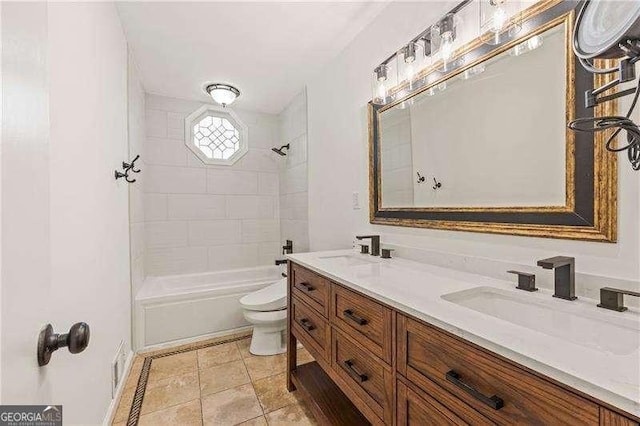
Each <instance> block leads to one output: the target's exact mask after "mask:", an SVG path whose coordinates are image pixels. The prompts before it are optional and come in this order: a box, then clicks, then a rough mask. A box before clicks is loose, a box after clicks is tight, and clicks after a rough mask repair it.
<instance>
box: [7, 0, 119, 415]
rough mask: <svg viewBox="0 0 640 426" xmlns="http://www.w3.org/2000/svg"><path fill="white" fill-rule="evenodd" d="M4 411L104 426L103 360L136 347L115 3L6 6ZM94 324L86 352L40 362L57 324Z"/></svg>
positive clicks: (106, 363)
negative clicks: (34, 407)
mask: <svg viewBox="0 0 640 426" xmlns="http://www.w3.org/2000/svg"><path fill="white" fill-rule="evenodd" d="M1 15H2V44H3V46H2V47H3V52H2V56H3V57H2V63H3V69H2V88H3V93H2V94H3V103H2V112H3V117H2V125H3V129H2V135H3V140H2V153H1V155H2V157H1V160H2V161H1V173H2V176H1V179H0V185H1V191H2V204H1V207H0V212H1V214H2V222H1V223H2V226H1V229H0V232H1V238H2V248H1V255H2V265H1V266H2V283H1V285H2V296H1V301H2V310H1V311H0V313H1V317H0V318H1V321H2V325H1V327H2V328H1V332H2V334H1V335H0V339H1V340H0V343H1V344H0V346H1V354H0V356H1V358H0V360H1V370H0V374H1V375H2V378H1V384H2V386H1V392H2V394H1V398H2V403H3V404H10V403H11V404H37V403H42V404H62V405H63V413H64V421H65V424H99V423H101V422H102V421H103V419H104V416H105V414H106V413H107V409H108V407H109V404H110V403H111V401H112V399H111V396H112V395H111V382H112V380H111V364H112V361H113V359H114V357H115V355H116V350H117V348H118V345H119V344H120V342H121V341H124V343H125V346H126V349H127V351H128V350H129V348H130V331H131V316H130V300H131V296H130V276H129V269H130V268H129V231H128V186H127V185H128V184H127V183H126V182H124V180H122V179H121V180H118V181H116V180H115V179H114V176H113V173H114V170H115V169H118V168H120V166H121V163H122V161H123V160H128V149H127V46H126V40H125V38H124V34H123V31H122V28H121V26H120V21H119V19H118V15H117V12H116V9H115V6H114V5H113V4H112V3H93V2H85V3H46V2H39V3H3V4H2V11H1ZM78 321H84V322H87V323H88V324H89V326H90V327H91V340H90V343H89V347H88V348H87V349H86V350H85V351H84V352H82V353H80V354H77V355H72V354H70V353H69V352H68V350H67V349H66V348H62V349H60V350H58V351H57V352H55V353H54V354H53V356H52V358H51V362H50V363H49V365H47V366H45V367H38V365H37V362H36V341H37V334H38V332H39V330H40V328H41V327H42V326H43V325H44V324H45V323H51V324H52V325H53V327H54V329H55V331H56V332H58V333H65V332H67V331H68V330H69V327H70V326H71V325H72V324H73V323H75V322H78Z"/></svg>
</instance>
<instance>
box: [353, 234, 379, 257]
mask: <svg viewBox="0 0 640 426" xmlns="http://www.w3.org/2000/svg"><path fill="white" fill-rule="evenodd" d="M367 238H369V239H371V256H380V235H356V239H357V240H364V239H367Z"/></svg>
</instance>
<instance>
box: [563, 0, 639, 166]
mask: <svg viewBox="0 0 640 426" xmlns="http://www.w3.org/2000/svg"><path fill="white" fill-rule="evenodd" d="M573 51H574V53H575V54H576V56H577V57H578V59H579V60H580V63H581V64H582V66H583V67H584V68H585V69H586V70H587V71H589V72H591V73H593V74H614V75H615V79H613V81H611V82H609V83H606V84H604V85H602V86H601V87H598V88H594V89H593V90H587V91H586V93H585V104H586V107H587V108H593V107H595V106H597V105H599V104H601V103H604V102H609V101H612V100H613V99H616V98H619V97H622V96H627V95H634V96H633V99H632V101H631V105H630V107H629V109H628V110H627V113H626V114H625V115H624V116H606V117H583V118H578V119H576V120H574V121H572V122H571V123H569V128H570V129H572V130H575V131H579V132H592V133H595V132H600V131H606V130H609V129H616V130H615V132H613V134H612V135H611V136H609V138H608V139H607V142H606V147H607V149H608V150H609V151H612V152H620V151H625V150H626V151H627V156H628V159H629V162H630V163H631V167H632V168H633V170H640V129H639V128H638V125H637V124H635V123H634V122H633V120H631V118H630V117H631V114H632V113H633V110H634V109H635V106H636V104H637V102H638V98H639V97H640V81H639V82H636V83H635V87H633V88H631V89H626V90H620V91H618V92H616V93H613V94H608V95H604V94H603V93H605V92H607V91H608V90H610V89H612V88H614V87H616V86H618V85H620V84H621V83H626V82H631V81H634V80H635V79H636V72H635V65H636V62H638V60H640V2H638V1H604V0H586V1H585V3H584V4H583V6H582V9H580V12H579V13H578V17H577V19H576V26H575V29H574V33H573ZM597 59H619V61H618V63H617V66H614V67H610V68H601V67H599V66H598V65H597V64H595V63H594V60H597ZM622 130H624V131H625V132H626V136H627V142H626V143H623V144H622V146H620V145H619V144H618V143H616V138H617V136H618V134H619V133H620V132H621V131H622Z"/></svg>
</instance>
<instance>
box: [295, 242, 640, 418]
mask: <svg viewBox="0 0 640 426" xmlns="http://www.w3.org/2000/svg"><path fill="white" fill-rule="evenodd" d="M288 259H289V274H288V276H289V291H288V308H289V313H290V314H289V318H288V330H287V333H288V348H289V349H288V369H287V371H288V387H289V389H290V390H293V389H297V390H298V391H299V393H300V394H301V395H302V396H303V397H304V398H305V399H307V402H308V403H309V404H308V405H309V406H310V408H311V409H312V411H313V412H314V414H315V416H316V418H317V419H318V420H319V421H320V423H322V424H349V425H355V424H368V423H371V424H387V425H391V424H398V425H408V424H415V425H425V424H434V425H441V424H456V425H458V424H516V423H518V424H547V425H549V424H576V425H598V424H599V425H621V426H622V425H625V426H626V425H637V424H638V422H639V421H640V362H639V360H640V349H639V348H640V313H639V312H638V310H637V309H629V310H627V311H626V312H616V311H613V310H610V309H601V308H598V307H597V306H596V305H597V301H593V300H588V299H583V298H578V299H577V300H571V301H570V300H564V299H562V298H558V297H552V295H553V292H552V291H548V290H546V289H540V290H539V291H535V292H527V291H520V290H518V289H516V288H515V287H516V283H511V282H507V281H501V280H497V279H494V278H489V277H486V276H481V275H474V274H469V273H465V272H460V271H456V270H451V269H446V268H442V267H437V266H432V265H428V264H423V263H418V262H414V261H410V260H405V259H401V258H393V259H382V258H379V257H375V256H371V255H368V254H357V253H354V252H353V251H350V250H346V251H332V252H315V253H304V254H292V255H289V256H288ZM541 266H543V267H544V266H545V265H541ZM519 278H521V279H523V278H522V277H519ZM524 278H526V277H524ZM578 285H579V284H578ZM297 342H300V343H301V344H302V345H304V347H305V348H307V349H308V350H309V352H310V353H311V354H312V355H313V356H314V358H315V360H316V361H315V362H313V363H310V364H304V365H301V366H297V365H296V343H297Z"/></svg>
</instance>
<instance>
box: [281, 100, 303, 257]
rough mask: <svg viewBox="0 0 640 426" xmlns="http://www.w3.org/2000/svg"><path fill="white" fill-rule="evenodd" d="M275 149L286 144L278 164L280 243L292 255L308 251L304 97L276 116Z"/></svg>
mask: <svg viewBox="0 0 640 426" xmlns="http://www.w3.org/2000/svg"><path fill="white" fill-rule="evenodd" d="M278 121H279V124H280V126H279V127H280V132H279V139H278V141H277V142H276V145H278V147H280V146H282V145H286V144H289V146H290V147H291V148H290V149H289V151H286V150H285V152H287V156H286V157H279V156H277V154H275V153H274V154H273V155H274V156H275V157H276V158H277V160H278V161H279V162H280V163H281V164H280V239H281V240H282V242H283V243H284V241H286V240H292V241H293V250H294V252H296V253H299V252H305V251H308V250H309V221H308V216H309V212H308V204H309V201H308V184H307V180H308V179H307V174H308V170H307V93H306V90H305V91H302V92H301V93H299V94H298V95H297V96H296V97H294V98H293V100H292V101H291V102H290V103H289V105H288V106H287V107H286V108H285V109H284V110H283V111H282V112H281V113H280V114H279V115H278Z"/></svg>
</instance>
